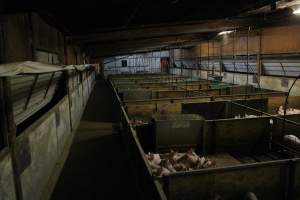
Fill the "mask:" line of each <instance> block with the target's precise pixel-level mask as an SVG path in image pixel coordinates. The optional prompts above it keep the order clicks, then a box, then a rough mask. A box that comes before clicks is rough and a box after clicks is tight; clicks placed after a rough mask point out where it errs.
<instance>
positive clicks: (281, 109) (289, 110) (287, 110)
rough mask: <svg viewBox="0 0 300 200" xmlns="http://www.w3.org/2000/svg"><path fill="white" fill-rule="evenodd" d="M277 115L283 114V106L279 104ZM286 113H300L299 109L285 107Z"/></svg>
mask: <svg viewBox="0 0 300 200" xmlns="http://www.w3.org/2000/svg"><path fill="white" fill-rule="evenodd" d="M277 114H278V115H284V107H283V106H280V107H279V109H278V111H277ZM286 114H287V115H295V114H300V110H299V109H296V108H287V109H286Z"/></svg>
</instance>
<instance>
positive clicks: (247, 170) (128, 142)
mask: <svg viewBox="0 0 300 200" xmlns="http://www.w3.org/2000/svg"><path fill="white" fill-rule="evenodd" d="M115 94H116V99H118V101H117V102H118V105H119V107H120V117H121V121H122V127H123V128H122V136H123V138H124V144H125V146H126V147H127V148H128V151H127V153H128V157H129V159H130V160H131V163H132V168H133V171H134V173H135V176H133V178H135V179H137V184H138V185H139V187H140V188H141V190H142V191H143V192H140V193H141V196H142V197H143V199H167V197H168V199H211V197H212V198H214V197H216V196H220V197H222V198H223V199H240V197H243V195H244V194H245V193H246V192H249V191H252V192H253V193H255V195H256V196H257V197H258V199H275V200H276V199H299V198H300V196H299V192H298V191H299V185H300V184H299V181H298V180H299V178H300V174H299V169H300V168H299V159H296V158H292V157H294V156H295V154H292V153H289V151H283V156H279V159H276V158H278V155H277V157H274V156H273V157H269V159H272V160H271V161H260V162H258V161H256V160H255V159H254V161H256V162H254V163H251V162H250V163H249V162H246V161H247V159H241V156H239V157H236V158H235V157H233V156H231V155H229V156H231V157H233V159H234V163H236V160H237V161H238V162H240V161H239V160H246V161H243V162H246V163H242V164H237V165H232V164H231V165H229V166H223V167H222V166H218V167H216V168H211V169H203V170H198V171H193V172H184V173H175V174H171V175H169V176H167V177H163V178H154V179H153V177H152V175H151V169H150V167H149V165H148V163H147V161H146V160H145V157H144V152H147V151H145V150H144V149H143V148H142V146H141V143H140V141H141V139H138V138H137V133H136V131H135V130H134V129H133V128H132V126H131V125H130V122H129V119H128V117H127V113H126V112H125V109H124V107H123V106H122V105H123V104H122V102H121V101H120V99H119V98H118V95H117V93H116V92H115ZM264 118H265V119H264V120H261V119H257V118H254V119H236V120H234V121H233V122H232V123H229V124H228V123H227V122H226V121H227V120H219V121H217V122H215V123H212V126H213V127H214V128H212V129H208V130H213V131H211V132H209V131H208V130H206V131H205V133H206V134H207V135H208V136H210V138H212V139H209V137H208V136H206V137H203V138H206V139H208V141H209V142H210V144H209V145H206V149H205V148H200V150H199V151H203V152H202V153H205V152H204V150H206V151H208V152H207V153H210V154H213V153H214V151H215V154H216V153H218V152H217V150H218V149H222V148H224V147H222V146H221V148H220V145H221V144H219V143H216V142H217V141H222V140H225V141H231V142H232V139H230V138H234V137H236V135H239V134H240V135H241V137H238V138H237V139H236V140H235V141H239V143H238V145H237V147H236V148H233V149H234V150H235V151H233V153H235V152H237V151H238V148H240V143H242V144H244V143H245V140H247V138H245V137H243V136H244V135H250V136H251V135H252V134H251V133H250V134H249V133H247V132H246V131H243V130H241V129H243V128H245V127H248V128H249V127H252V128H256V126H258V127H260V128H257V129H256V130H257V131H256V132H260V131H259V130H261V129H262V128H261V127H264V126H267V127H268V126H269V125H270V123H269V122H270V121H269V120H270V118H271V117H264ZM260 121H261V122H260ZM274 121H275V120H274ZM246 122H248V123H246ZM250 122H251V123H250ZM257 122H260V123H259V124H261V123H262V124H263V125H262V126H261V125H259V124H258V123H257ZM279 122H280V123H281V122H282V121H279ZM219 123H220V124H219ZM245 123H246V124H245ZM222 124H225V125H226V124H227V125H226V127H227V128H226V129H223V128H222V126H224V125H222ZM232 124H234V126H232ZM219 126H221V127H219ZM276 126H280V125H279V123H276V121H275V122H274V126H273V127H274V128H273V129H272V130H278V129H277V128H275V127H276ZM218 127H219V128H218ZM230 128H233V134H226V132H225V134H222V132H223V130H227V131H228V133H229V129H230ZM266 130H267V129H266ZM266 130H265V129H262V131H263V133H264V132H265V131H266ZM219 132H220V134H218V133H219ZM245 133H246V134H245ZM222 135H224V138H220V140H219V139H218V138H217V136H219V137H220V136H222ZM257 135H259V134H257V133H256V134H255V133H254V136H253V139H251V137H250V141H249V143H252V144H254V143H255V141H257V138H259V139H261V137H257ZM267 135H269V134H268V133H267ZM239 138H240V139H239ZM262 138H269V136H267V137H266V136H264V137H262ZM248 140H249V139H248ZM201 141H204V140H203V139H202V140H201ZM213 141H215V144H213ZM261 141H262V142H264V143H267V146H269V145H268V144H269V140H261ZM231 142H230V143H231ZM249 143H248V144H249ZM233 145H234V144H233ZM252 146H254V145H252ZM259 146H263V145H259ZM232 147H233V146H232ZM242 147H243V146H242ZM247 147H248V146H247ZM263 149H264V148H263ZM277 149H278V148H277ZM243 150H245V148H244V149H243ZM210 151H211V152H210ZM218 151H220V153H222V151H221V150H218ZM281 151H282V150H281ZM227 153H228V152H227V151H226V154H227ZM262 153H265V152H262ZM275 155H276V154H275ZM282 157H283V158H282ZM296 157H297V156H296ZM233 159H230V160H231V161H233ZM256 159H257V158H256ZM248 160H249V159H248ZM261 160H262V158H261ZM256 177H257V178H256ZM162 186H163V187H164V191H162ZM166 196H167V197H166Z"/></svg>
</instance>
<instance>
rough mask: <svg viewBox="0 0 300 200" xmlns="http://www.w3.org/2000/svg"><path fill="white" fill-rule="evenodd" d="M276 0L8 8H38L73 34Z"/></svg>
mask: <svg viewBox="0 0 300 200" xmlns="http://www.w3.org/2000/svg"><path fill="white" fill-rule="evenodd" d="M272 2H275V1H274V0H242V1H241V0H206V1H201V0H105V1H103V0H102V1H101V0H98V1H95V0H91V1H89V0H85V1H83V0H79V1H76V0H73V1H68V2H66V1H61V0H60V1H59V0H51V1H50V0H48V1H47V0H5V3H4V10H5V11H6V12H18V11H37V12H40V13H42V14H43V15H45V16H48V17H49V18H51V19H52V20H53V21H55V22H56V23H59V24H60V25H61V26H64V27H65V28H66V29H67V30H69V31H70V33H71V34H87V33H94V32H102V31H110V30H115V29H126V28H130V27H135V26H145V25H153V24H165V23H182V22H187V21H198V20H206V19H221V18H226V17H233V16H236V15H238V14H241V13H243V12H245V11H249V10H253V9H257V8H259V7H262V6H264V5H266V4H270V3H272Z"/></svg>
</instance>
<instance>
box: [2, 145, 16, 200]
mask: <svg viewBox="0 0 300 200" xmlns="http://www.w3.org/2000/svg"><path fill="white" fill-rule="evenodd" d="M0 197H1V200H15V199H16V195H15V185H14V177H13V169H12V161H11V157H10V155H9V153H8V149H2V150H1V152H0Z"/></svg>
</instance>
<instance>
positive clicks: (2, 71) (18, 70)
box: [0, 61, 90, 77]
mask: <svg viewBox="0 0 300 200" xmlns="http://www.w3.org/2000/svg"><path fill="white" fill-rule="evenodd" d="M88 67H90V65H68V66H59V65H50V64H44V63H39V62H32V61H25V62H16V63H8V64H2V65H0V77H9V76H15V75H19V74H43V73H52V72H57V71H63V70H78V71H84V70H85V69H87V68H88Z"/></svg>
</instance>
